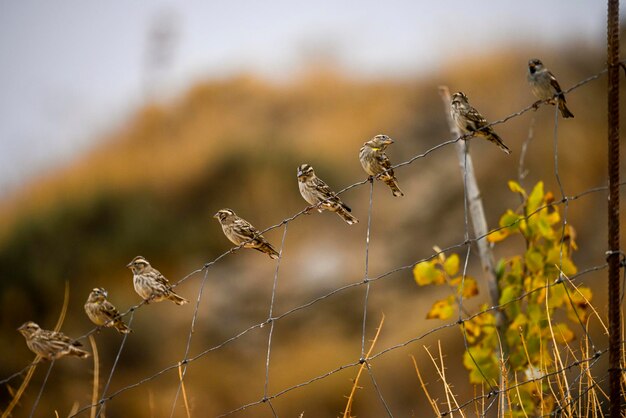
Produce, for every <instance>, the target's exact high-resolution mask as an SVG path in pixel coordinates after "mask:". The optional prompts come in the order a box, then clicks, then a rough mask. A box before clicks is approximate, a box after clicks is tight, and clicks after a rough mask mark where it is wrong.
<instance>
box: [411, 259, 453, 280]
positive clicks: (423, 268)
mask: <svg viewBox="0 0 626 418" xmlns="http://www.w3.org/2000/svg"><path fill="white" fill-rule="evenodd" d="M434 263H435V262H434V261H424V262H422V263H419V264H417V265H416V266H415V267H414V268H413V278H414V279H415V282H416V283H417V284H418V285H420V286H426V285H428V284H433V283H435V284H440V283H441V282H445V278H444V277H443V274H442V272H441V270H439V269H437V267H435V264H434Z"/></svg>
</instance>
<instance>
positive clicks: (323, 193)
mask: <svg viewBox="0 0 626 418" xmlns="http://www.w3.org/2000/svg"><path fill="white" fill-rule="evenodd" d="M297 174H298V187H299V188H300V194H301V195H302V197H303V198H304V200H306V201H307V202H308V203H309V204H310V205H316V206H317V211H318V212H322V210H324V209H326V210H329V211H331V212H335V213H336V214H337V215H339V216H340V217H341V218H342V219H343V220H344V221H346V223H347V224H348V225H352V224H355V223H358V222H359V220H358V219H357V218H355V217H354V216H352V215H351V214H350V212H352V209H350V208H349V207H348V206H347V205H346V204H345V203H343V202H342V201H341V200H340V199H339V196H337V194H336V193H335V192H333V191H332V190H330V187H328V185H327V184H326V183H324V181H323V180H322V179H320V178H319V177H317V176H316V175H315V171H313V167H311V166H310V165H308V164H302V165H301V166H300V167H298V172H297Z"/></svg>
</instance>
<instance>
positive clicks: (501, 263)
mask: <svg viewBox="0 0 626 418" xmlns="http://www.w3.org/2000/svg"><path fill="white" fill-rule="evenodd" d="M495 270H496V278H497V279H498V280H501V279H502V276H504V273H505V272H506V261H505V260H504V258H501V259H499V260H498V264H496V268H495Z"/></svg>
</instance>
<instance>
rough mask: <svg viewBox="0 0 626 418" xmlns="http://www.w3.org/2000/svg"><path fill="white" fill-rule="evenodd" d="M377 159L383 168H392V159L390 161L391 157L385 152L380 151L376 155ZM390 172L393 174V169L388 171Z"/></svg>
mask: <svg viewBox="0 0 626 418" xmlns="http://www.w3.org/2000/svg"><path fill="white" fill-rule="evenodd" d="M376 161H378V164H379V165H380V166H381V167H382V168H383V170H388V169H390V168H391V161H389V157H387V154H385V153H384V152H379V153H378V154H377V155H376ZM387 173H388V174H391V175H393V170H389V171H387Z"/></svg>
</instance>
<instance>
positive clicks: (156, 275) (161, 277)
mask: <svg viewBox="0 0 626 418" xmlns="http://www.w3.org/2000/svg"><path fill="white" fill-rule="evenodd" d="M152 274H153V277H154V280H155V281H156V282H157V283H159V284H162V285H163V286H165V288H166V289H169V288H171V286H170V282H169V281H168V280H167V279H166V278H165V276H164V275H162V274H161V272H160V271H159V270H157V269H155V268H153V269H152Z"/></svg>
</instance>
